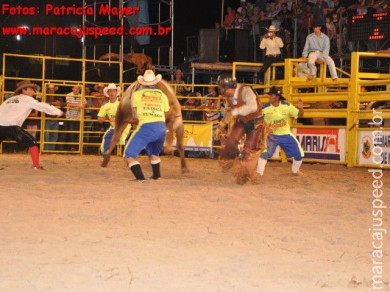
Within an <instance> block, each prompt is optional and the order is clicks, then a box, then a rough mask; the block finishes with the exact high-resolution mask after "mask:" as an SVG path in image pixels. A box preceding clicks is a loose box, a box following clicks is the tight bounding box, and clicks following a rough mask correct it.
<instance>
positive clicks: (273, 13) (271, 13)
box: [267, 2, 280, 29]
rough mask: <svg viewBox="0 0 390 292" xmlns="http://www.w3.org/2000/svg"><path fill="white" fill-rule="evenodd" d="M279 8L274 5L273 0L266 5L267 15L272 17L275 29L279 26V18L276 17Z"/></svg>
mask: <svg viewBox="0 0 390 292" xmlns="http://www.w3.org/2000/svg"><path fill="white" fill-rule="evenodd" d="M279 12H280V9H279V7H278V6H276V3H275V2H271V3H270V4H269V6H268V12H267V17H269V18H271V19H272V25H274V26H275V27H276V28H277V29H279V27H280V20H279V19H278V18H277V16H278V14H279Z"/></svg>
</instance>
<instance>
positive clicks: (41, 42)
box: [0, 0, 238, 65]
mask: <svg viewBox="0 0 390 292" xmlns="http://www.w3.org/2000/svg"><path fill="white" fill-rule="evenodd" d="M80 2H81V1H71V0H66V1H64V0H53V1H36V0H18V1H0V3H10V4H11V5H12V6H17V5H21V6H40V7H41V13H40V15H36V16H9V15H6V16H0V26H15V25H27V26H29V27H32V26H41V25H44V26H49V25H50V26H56V25H60V26H68V25H69V26H73V25H74V26H77V25H79V24H81V23H82V18H81V16H52V15H50V16H46V15H44V7H45V4H46V3H52V4H53V5H66V6H71V4H73V3H76V4H77V5H80ZM113 2H115V1H113ZM153 2H156V1H155V0H150V5H149V7H150V8H149V13H150V18H151V19H150V22H157V21H156V20H157V15H158V12H157V11H158V9H157V6H156V5H155V4H153ZM227 2H229V1H227ZM237 2H238V1H237ZM221 4H222V1H221V0H211V1H210V0H191V1H185V0H175V2H174V7H175V15H174V17H175V26H174V29H175V32H174V38H175V42H174V54H175V55H174V63H175V65H177V64H179V63H182V62H183V59H184V56H185V55H186V53H187V52H186V36H192V35H197V34H198V33H199V29H200V28H212V27H213V26H214V24H215V22H220V20H221ZM168 11H169V10H166V12H165V13H164V11H163V12H162V20H164V19H168V18H169V14H168ZM164 14H165V15H164ZM103 22H104V21H103ZM103 22H102V25H103ZM106 24H107V23H106ZM87 41H88V44H90V45H91V44H92V43H93V40H92V42H90V40H87ZM119 41H120V38H119V37H107V38H100V39H99V40H97V41H96V42H98V43H99V44H103V43H106V44H109V43H111V44H114V43H116V42H119ZM124 41H125V51H126V49H127V50H129V49H130V44H132V45H133V46H135V49H136V50H137V48H138V49H141V48H142V47H139V46H138V47H137V44H136V43H135V42H134V40H133V39H132V38H131V37H125V40H124ZM169 43H170V40H169V38H164V37H154V38H152V45H151V46H164V45H166V46H168V45H169ZM81 48H82V43H81V41H80V40H79V39H77V38H76V37H73V36H72V37H64V36H46V37H38V36H25V37H21V40H20V41H17V40H16V38H15V36H2V35H0V53H22V54H43V55H49V56H55V55H70V56H71V57H74V58H80V57H81Z"/></svg>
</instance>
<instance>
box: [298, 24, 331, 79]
mask: <svg viewBox="0 0 390 292" xmlns="http://www.w3.org/2000/svg"><path fill="white" fill-rule="evenodd" d="M321 28H322V24H321V23H318V22H316V23H314V25H313V30H314V32H313V33H311V34H310V35H308V36H307V38H306V43H305V47H304V48H303V52H302V57H303V58H305V59H306V58H307V59H308V67H309V73H310V74H311V76H309V79H312V78H314V77H315V76H317V67H316V64H315V63H316V62H318V63H323V62H325V63H326V64H327V65H328V67H329V72H330V76H331V78H332V80H333V81H336V80H337V71H336V66H335V64H334V61H333V59H332V58H331V57H330V56H329V49H330V42H329V38H328V36H327V35H326V34H324V33H322V32H321Z"/></svg>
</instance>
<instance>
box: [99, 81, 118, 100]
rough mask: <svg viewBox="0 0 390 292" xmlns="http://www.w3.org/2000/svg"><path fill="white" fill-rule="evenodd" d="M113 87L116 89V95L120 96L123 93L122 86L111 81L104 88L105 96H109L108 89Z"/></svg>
mask: <svg viewBox="0 0 390 292" xmlns="http://www.w3.org/2000/svg"><path fill="white" fill-rule="evenodd" d="M111 89H112V90H116V96H119V94H120V93H121V88H120V87H119V86H116V85H115V84H114V83H110V84H108V86H106V87H104V89H103V93H104V96H106V97H108V91H109V90H111Z"/></svg>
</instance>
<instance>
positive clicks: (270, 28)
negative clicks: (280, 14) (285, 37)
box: [267, 25, 279, 32]
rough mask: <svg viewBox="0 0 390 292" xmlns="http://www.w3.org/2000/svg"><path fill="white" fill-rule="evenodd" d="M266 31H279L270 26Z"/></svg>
mask: <svg viewBox="0 0 390 292" xmlns="http://www.w3.org/2000/svg"><path fill="white" fill-rule="evenodd" d="M267 30H268V31H271V32H272V31H274V32H275V31H279V30H278V29H276V26H275V25H270V26H269V28H267Z"/></svg>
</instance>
